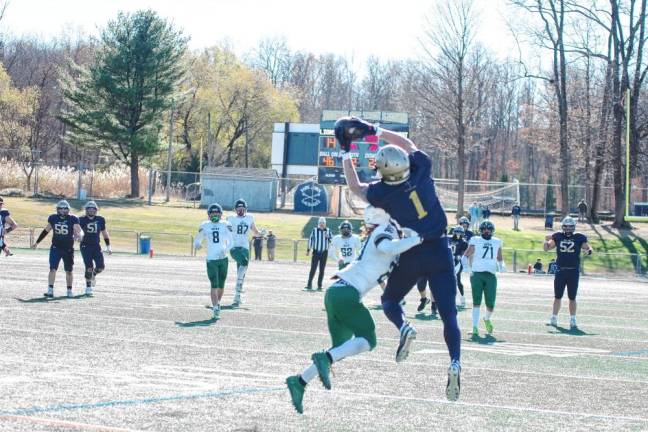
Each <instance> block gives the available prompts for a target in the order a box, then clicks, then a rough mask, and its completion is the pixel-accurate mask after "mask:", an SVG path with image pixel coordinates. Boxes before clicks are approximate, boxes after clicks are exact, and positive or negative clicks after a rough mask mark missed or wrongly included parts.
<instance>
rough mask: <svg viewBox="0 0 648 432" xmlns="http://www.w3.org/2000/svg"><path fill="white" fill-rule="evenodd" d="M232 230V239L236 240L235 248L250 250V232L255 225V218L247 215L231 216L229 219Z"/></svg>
mask: <svg viewBox="0 0 648 432" xmlns="http://www.w3.org/2000/svg"><path fill="white" fill-rule="evenodd" d="M227 222H229V224H230V226H231V228H232V237H233V238H234V247H242V248H245V249H249V248H250V240H249V237H248V231H249V230H250V227H251V226H252V225H254V217H253V216H252V215H249V214H246V215H245V216H238V215H236V216H229V217H228V218H227Z"/></svg>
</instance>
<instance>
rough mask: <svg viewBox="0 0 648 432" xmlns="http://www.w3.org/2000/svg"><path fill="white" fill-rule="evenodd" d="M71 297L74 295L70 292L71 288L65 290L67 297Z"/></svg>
mask: <svg viewBox="0 0 648 432" xmlns="http://www.w3.org/2000/svg"><path fill="white" fill-rule="evenodd" d="M72 297H74V294H72V290H71V289H69V290H67V298H72Z"/></svg>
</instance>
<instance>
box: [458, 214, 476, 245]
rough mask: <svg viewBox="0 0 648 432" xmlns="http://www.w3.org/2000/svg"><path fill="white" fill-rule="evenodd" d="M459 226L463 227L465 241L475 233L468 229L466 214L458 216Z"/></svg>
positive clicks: (468, 223)
mask: <svg viewBox="0 0 648 432" xmlns="http://www.w3.org/2000/svg"><path fill="white" fill-rule="evenodd" d="M459 226H460V227H462V228H463V229H464V239H465V240H466V242H469V241H470V239H471V238H472V236H474V235H475V233H474V232H472V231H471V230H470V229H469V228H470V221H469V220H468V218H467V217H466V216H461V217H460V218H459Z"/></svg>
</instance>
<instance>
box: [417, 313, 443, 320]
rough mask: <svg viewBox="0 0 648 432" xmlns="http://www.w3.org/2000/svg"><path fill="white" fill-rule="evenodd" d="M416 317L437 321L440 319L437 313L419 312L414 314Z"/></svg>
mask: <svg viewBox="0 0 648 432" xmlns="http://www.w3.org/2000/svg"><path fill="white" fill-rule="evenodd" d="M414 319H417V320H419V321H436V320H438V319H439V316H438V315H437V314H434V315H432V314H430V315H428V314H426V313H425V312H418V313H417V314H416V315H414Z"/></svg>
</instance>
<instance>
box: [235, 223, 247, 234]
mask: <svg viewBox="0 0 648 432" xmlns="http://www.w3.org/2000/svg"><path fill="white" fill-rule="evenodd" d="M248 229H249V227H248V226H247V225H245V224H240V225H237V227H236V234H246V233H247V232H248Z"/></svg>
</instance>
